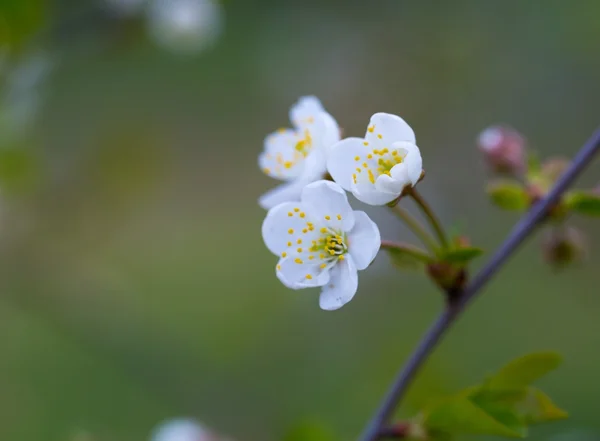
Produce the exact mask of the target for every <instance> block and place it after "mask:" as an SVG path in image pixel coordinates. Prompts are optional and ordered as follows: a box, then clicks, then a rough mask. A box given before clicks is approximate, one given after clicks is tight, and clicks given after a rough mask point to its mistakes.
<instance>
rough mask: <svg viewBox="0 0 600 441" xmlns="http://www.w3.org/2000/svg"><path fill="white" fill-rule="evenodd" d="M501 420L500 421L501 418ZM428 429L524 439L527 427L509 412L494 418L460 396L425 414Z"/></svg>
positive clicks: (442, 402)
mask: <svg viewBox="0 0 600 441" xmlns="http://www.w3.org/2000/svg"><path fill="white" fill-rule="evenodd" d="M497 418H499V419H497ZM424 425H425V427H426V428H427V429H428V430H432V431H440V432H445V433H450V434H471V435H498V436H506V437H510V438H522V437H523V436H524V433H525V426H524V425H523V424H520V423H519V417H518V416H517V415H516V414H512V415H511V414H510V411H509V410H506V411H504V412H503V413H502V414H501V413H500V412H498V413H497V415H495V416H493V415H491V414H490V413H488V412H487V411H485V410H484V409H482V408H481V407H479V406H478V405H476V404H475V403H473V402H472V401H471V400H470V399H469V398H468V397H466V396H461V395H457V396H454V397H451V398H448V399H446V400H443V401H441V402H439V403H438V404H436V405H435V406H434V407H433V408H431V409H429V411H428V412H427V413H426V415H425V420H424Z"/></svg>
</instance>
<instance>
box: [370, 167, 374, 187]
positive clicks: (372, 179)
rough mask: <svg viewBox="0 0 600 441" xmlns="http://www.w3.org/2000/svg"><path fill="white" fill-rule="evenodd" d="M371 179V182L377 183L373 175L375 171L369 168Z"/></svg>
mask: <svg viewBox="0 0 600 441" xmlns="http://www.w3.org/2000/svg"><path fill="white" fill-rule="evenodd" d="M369 181H371V184H374V183H375V176H373V172H372V171H371V170H369Z"/></svg>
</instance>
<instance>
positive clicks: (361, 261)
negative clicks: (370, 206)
mask: <svg viewBox="0 0 600 441" xmlns="http://www.w3.org/2000/svg"><path fill="white" fill-rule="evenodd" d="M348 243H349V248H348V251H349V252H350V256H352V260H353V261H354V263H355V264H356V269H358V270H364V269H365V268H366V267H368V266H369V265H370V264H371V262H372V261H373V259H375V256H376V255H377V253H378V252H379V247H380V246H381V236H380V234H379V228H377V225H376V224H375V222H373V221H372V220H371V218H369V216H368V215H367V213H365V212H364V211H355V212H354V228H352V231H350V233H348Z"/></svg>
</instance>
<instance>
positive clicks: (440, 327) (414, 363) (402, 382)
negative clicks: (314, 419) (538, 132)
mask: <svg viewBox="0 0 600 441" xmlns="http://www.w3.org/2000/svg"><path fill="white" fill-rule="evenodd" d="M598 149H600V129H598V130H596V132H594V134H593V135H592V137H591V138H590V139H589V140H588V141H587V142H586V144H585V145H584V146H583V147H582V148H581V150H580V151H579V153H577V155H576V156H575V158H574V159H573V162H572V163H571V165H570V166H569V168H568V169H567V170H566V171H565V173H564V174H563V175H562V176H561V177H560V179H559V180H558V182H557V183H556V185H555V186H554V188H553V189H552V190H551V191H550V192H549V193H548V194H547V195H546V197H544V198H543V199H541V200H540V201H539V202H537V203H536V204H535V205H534V206H533V207H532V208H531V210H530V211H529V212H528V213H527V214H526V215H525V216H524V217H523V218H522V219H521V220H520V221H519V222H518V223H517V225H515V227H514V228H513V230H512V231H511V233H510V234H509V236H508V237H507V239H506V240H505V241H504V243H503V244H502V245H501V246H500V248H499V249H498V251H496V253H495V254H494V255H493V256H492V258H491V259H490V260H489V262H488V263H487V264H486V265H485V267H484V268H483V269H482V270H481V271H480V272H479V273H478V274H477V275H476V276H475V277H474V278H473V281H472V282H471V283H470V284H469V285H468V286H467V287H466V288H465V289H464V290H463V291H462V292H461V293H459V296H458V298H457V299H456V301H455V302H453V303H449V304H448V306H447V308H446V309H445V310H444V311H443V312H442V313H441V314H440V316H439V317H438V319H437V320H436V321H435V322H434V323H433V325H432V326H431V327H430V328H429V330H428V331H427V332H426V333H425V335H424V336H423V338H422V339H421V342H420V343H419V344H418V346H417V348H416V349H415V351H414V352H413V354H412V355H411V356H410V358H409V359H408V361H407V362H406V364H405V365H404V366H403V367H402V369H401V370H400V372H399V373H398V376H397V378H396V380H395V381H394V383H393V384H392V386H391V388H390V389H389V391H388V393H387V395H386V397H385V399H384V400H383V402H382V404H381V406H380V407H379V409H377V411H376V413H375V415H374V416H373V418H372V420H371V421H370V423H369V425H368V426H367V427H366V429H365V431H364V432H363V434H362V436H361V437H360V440H362V441H374V440H376V439H377V438H378V437H379V434H380V432H381V430H382V428H383V425H384V424H385V423H386V421H387V420H388V419H389V418H390V416H391V415H392V413H393V411H394V409H395V408H396V406H397V405H398V403H399V401H400V400H401V399H402V397H403V396H404V394H405V392H406V390H407V388H408V386H409V385H410V382H411V380H412V379H413V377H414V376H415V374H416V373H417V371H418V370H419V368H420V366H421V365H422V364H423V362H424V361H425V360H426V359H427V357H428V356H429V354H430V353H431V352H432V350H433V348H434V347H435V346H436V344H437V343H438V342H439V341H440V340H441V338H442V337H443V336H444V334H445V333H446V331H447V330H448V329H449V328H450V326H451V325H452V324H453V323H454V321H455V320H456V319H457V317H458V316H459V315H460V314H461V313H462V312H463V311H464V310H465V308H466V307H467V306H468V304H469V303H470V302H471V301H472V300H473V299H474V298H475V296H476V295H477V294H478V293H479V291H480V289H481V288H483V287H484V286H485V284H486V283H487V282H488V281H489V280H490V279H491V278H492V276H493V275H494V274H495V273H496V272H497V271H498V270H499V269H500V267H501V266H502V265H503V264H504V263H505V262H506V261H507V260H508V258H509V257H510V256H511V255H512V254H513V253H514V251H515V250H516V249H517V248H518V247H519V246H520V245H521V244H522V243H523V241H524V240H525V239H526V238H527V237H528V236H529V235H530V234H531V233H532V232H533V231H534V230H535V228H536V227H537V226H538V225H539V224H540V223H541V222H542V221H543V220H544V218H545V216H546V214H547V213H548V211H549V210H550V209H551V208H552V206H553V205H554V204H556V203H557V202H558V201H559V199H560V197H561V195H562V194H563V193H564V192H565V191H566V190H567V188H568V187H569V186H570V185H571V184H572V183H573V181H574V180H575V179H576V178H577V176H578V175H579V174H580V173H581V172H582V171H583V169H584V168H585V167H586V166H587V165H588V164H589V163H590V161H591V160H592V158H593V157H594V155H595V154H596V153H597V152H598Z"/></svg>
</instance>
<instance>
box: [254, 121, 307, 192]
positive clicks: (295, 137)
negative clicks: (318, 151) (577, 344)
mask: <svg viewBox="0 0 600 441" xmlns="http://www.w3.org/2000/svg"><path fill="white" fill-rule="evenodd" d="M302 140H303V137H301V136H300V135H299V134H298V133H296V132H294V131H293V130H281V131H277V132H274V133H271V134H270V135H268V136H267V137H266V138H265V149H264V152H263V153H262V154H261V155H260V156H259V158H258V163H259V166H260V168H261V170H262V171H263V172H264V173H266V174H267V175H269V176H271V177H273V178H277V179H282V180H289V179H296V178H298V177H299V176H300V175H302V174H303V173H304V167H305V157H304V156H303V155H302V153H300V152H299V151H298V150H297V149H296V145H297V144H298V143H299V142H301V141H302ZM309 156H310V155H309Z"/></svg>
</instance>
